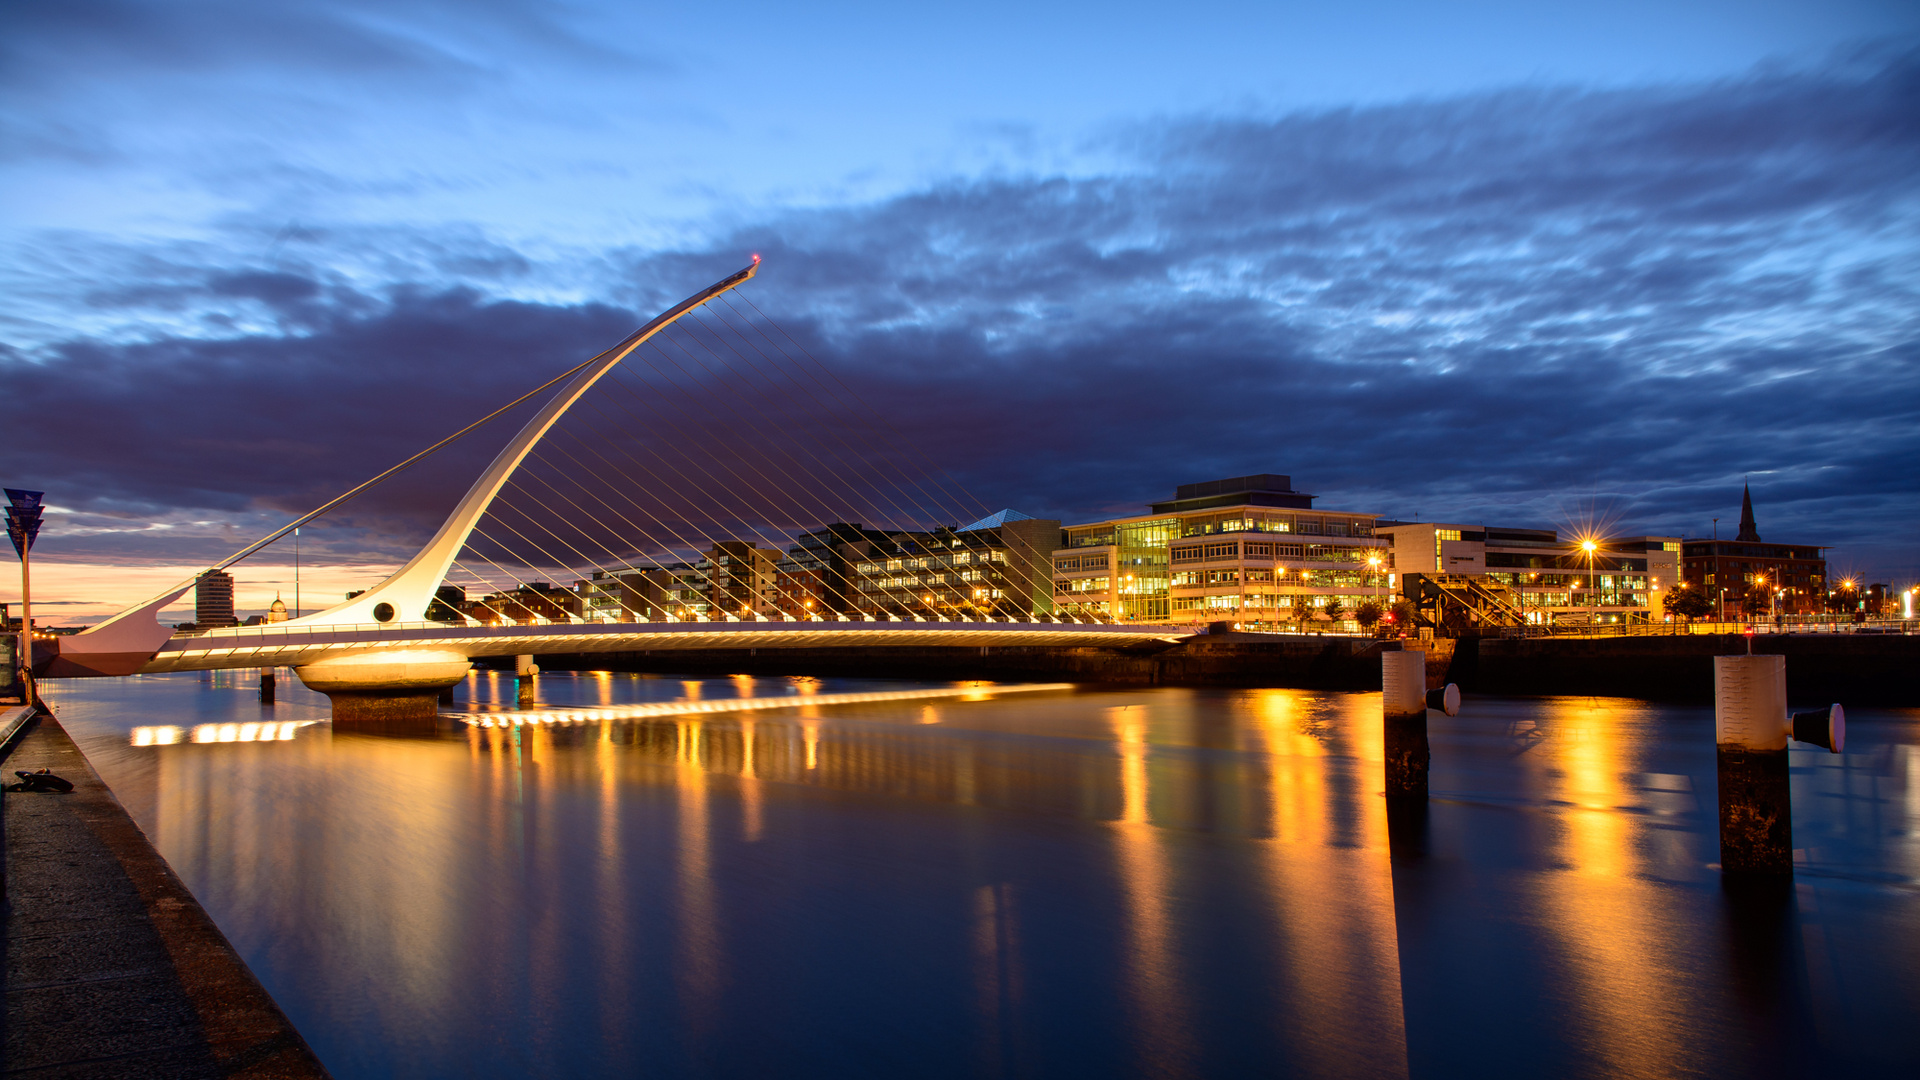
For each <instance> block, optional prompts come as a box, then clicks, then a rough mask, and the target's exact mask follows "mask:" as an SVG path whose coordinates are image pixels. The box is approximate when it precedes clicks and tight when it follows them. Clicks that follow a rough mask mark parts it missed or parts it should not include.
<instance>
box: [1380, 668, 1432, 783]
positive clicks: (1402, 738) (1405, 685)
mask: <svg viewBox="0 0 1920 1080" xmlns="http://www.w3.org/2000/svg"><path fill="white" fill-rule="evenodd" d="M1380 711H1381V722H1382V724H1384V725H1385V728H1386V745H1387V797H1388V798H1399V797H1406V798H1420V799H1424V798H1426V797H1427V759H1428V757H1429V756H1430V755H1429V752H1428V748H1427V654H1426V653H1423V652H1417V651H1415V650H1412V649H1403V650H1400V651H1397V652H1383V653H1381V654H1380Z"/></svg>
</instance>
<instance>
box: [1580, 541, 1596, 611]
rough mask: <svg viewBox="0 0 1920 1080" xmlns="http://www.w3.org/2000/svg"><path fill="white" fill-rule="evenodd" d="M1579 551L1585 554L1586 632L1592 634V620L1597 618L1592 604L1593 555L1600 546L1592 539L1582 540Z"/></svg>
mask: <svg viewBox="0 0 1920 1080" xmlns="http://www.w3.org/2000/svg"><path fill="white" fill-rule="evenodd" d="M1580 550H1582V551H1584V552H1586V553H1587V632H1588V633H1592V632H1593V627H1594V620H1595V619H1597V618H1598V617H1599V616H1598V614H1597V613H1596V612H1595V609H1594V603H1593V554H1594V552H1596V551H1598V550H1600V545H1599V544H1596V543H1594V542H1593V540H1592V539H1587V540H1582V541H1580Z"/></svg>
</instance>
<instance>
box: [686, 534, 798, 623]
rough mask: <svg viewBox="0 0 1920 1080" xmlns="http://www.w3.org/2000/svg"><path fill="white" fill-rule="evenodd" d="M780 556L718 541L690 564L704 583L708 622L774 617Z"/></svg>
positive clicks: (737, 542) (748, 542)
mask: <svg viewBox="0 0 1920 1080" xmlns="http://www.w3.org/2000/svg"><path fill="white" fill-rule="evenodd" d="M780 560H781V554H780V552H778V551H775V550H774V549H772V548H763V547H759V546H757V545H756V544H755V543H754V542H753V541H751V540H721V541H719V542H717V543H715V544H714V545H713V546H712V547H711V548H709V549H708V550H707V554H706V556H705V557H704V558H702V559H701V560H700V561H699V562H697V563H694V564H693V572H694V574H695V575H696V576H697V577H698V578H699V579H700V580H701V581H702V582H703V583H704V585H705V590H704V591H705V594H706V605H707V615H708V617H709V618H715V619H720V618H740V619H754V618H758V617H765V616H778V615H780V614H781V611H780V577H779V564H780Z"/></svg>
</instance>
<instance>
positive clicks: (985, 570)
mask: <svg viewBox="0 0 1920 1080" xmlns="http://www.w3.org/2000/svg"><path fill="white" fill-rule="evenodd" d="M887 540H888V543H889V545H890V550H889V551H887V552H885V553H884V554H876V555H874V556H872V557H870V558H867V559H863V560H861V561H860V562H858V563H856V564H855V566H854V572H855V575H856V578H857V580H858V592H859V600H858V608H859V610H860V611H861V612H862V613H865V614H868V615H885V616H892V617H897V618H914V617H918V618H986V617H995V618H1006V617H1012V618H1030V617H1033V616H1035V615H1045V614H1051V613H1052V612H1053V610H1054V600H1055V597H1054V594H1053V590H1052V588H1051V582H1052V574H1051V569H1050V567H1051V563H1050V562H1049V556H1050V555H1051V554H1052V553H1053V551H1054V550H1055V549H1056V548H1058V547H1059V546H1060V522H1059V521H1058V520H1056V519H1046V518H1035V517H1031V516H1029V515H1027V514H1022V513H1020V512H1019V511H1017V510H1002V511H1000V512H999V513H997V514H991V515H989V516H987V517H984V518H981V519H980V520H979V521H976V522H973V523H972V524H970V525H964V526H961V527H959V528H957V529H944V528H943V529H935V530H932V531H930V532H892V533H888V534H887Z"/></svg>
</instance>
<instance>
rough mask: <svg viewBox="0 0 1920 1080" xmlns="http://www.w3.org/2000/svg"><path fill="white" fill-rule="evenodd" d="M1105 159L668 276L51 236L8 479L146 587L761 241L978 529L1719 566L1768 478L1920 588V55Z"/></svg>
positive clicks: (1786, 499)
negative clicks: (1126, 527) (1181, 515)
mask: <svg viewBox="0 0 1920 1080" xmlns="http://www.w3.org/2000/svg"><path fill="white" fill-rule="evenodd" d="M1087 151H1088V153H1087V156H1086V157H1085V158H1084V159H1083V160H1092V159H1094V158H1096V157H1097V158H1099V159H1101V160H1105V161H1107V162H1109V163H1110V164H1109V165H1108V166H1107V167H1104V168H1101V169H1099V170H1093V171H1091V172H1075V173H1074V174H1072V175H1067V174H1044V173H1022V174H1007V175H999V176H989V177H986V178H975V179H964V180H963V179H955V180H952V181H949V182H941V183H933V184H929V185H926V186H923V187H922V188H920V189H919V190H916V191H913V192H910V193H907V194H905V195H901V196H898V197H894V198H889V199H884V200H879V201H873V202H861V203H849V204H844V205H837V206H830V207H825V208H814V209H805V210H788V211H779V212H769V213H764V214H758V215H754V217H753V219H751V220H741V221H738V222H735V223H733V224H732V225H729V226H728V227H727V228H726V229H725V230H723V231H721V232H717V233H715V234H713V235H712V236H711V237H710V238H708V239H705V240H702V241H700V242H698V243H689V244H683V245H680V246H679V247H678V248H677V249H674V250H661V249H659V248H651V249H645V250H641V249H630V248H605V249H592V248H579V249H572V250H568V251H565V252H555V251H551V250H530V249H525V248H521V247H516V246H514V245H513V244H510V243H508V242H506V241H504V240H501V239H498V238H491V237H488V236H485V235H480V234H478V233H476V232H475V231H473V230H471V229H458V228H446V229H427V228H423V229H398V228H394V229H376V228H371V227H353V228H344V227H343V228H341V229H339V230H337V231H334V232H329V231H327V230H325V229H323V228H319V227H315V228H314V229H313V231H311V233H310V234H308V235H303V236H300V237H293V238H289V239H285V240H283V241H282V242H280V243H278V244H277V246H276V247H275V248H274V249H273V250H272V252H271V254H270V256H267V257H259V258H234V257H232V256H231V255H230V251H231V247H230V246H227V245H222V244H218V243H208V242H200V241H196V242H193V243H187V242H175V241H154V242H151V243H115V244H107V243H103V242H101V241H100V240H98V239H97V238H94V239H87V240H84V241H83V240H81V239H79V238H75V237H65V238H63V237H61V236H56V235H52V234H49V235H46V236H43V237H41V238H40V239H39V240H38V241H36V242H37V243H38V244H40V245H42V247H43V249H44V250H47V251H49V252H57V253H58V255H59V259H58V260H56V261H63V262H65V263H69V264H71V265H73V266H76V267H84V268H85V273H84V274H80V273H75V274H73V275H70V276H69V277H68V278H64V279H63V278H61V277H60V275H58V274H49V275H46V276H44V277H43V278H42V279H41V280H42V285H41V288H42V289H43V296H42V299H41V300H40V301H37V302H39V303H42V304H44V305H45V307H46V309H47V310H70V311H72V312H73V319H72V322H73V324H74V325H77V326H81V327H83V328H84V331H83V332H81V333H79V334H77V335H68V336H66V337H64V338H57V339H54V340H47V341H32V340H28V339H27V338H25V337H23V338H22V339H21V341H20V343H19V344H18V345H17V346H16V347H13V348H11V349H10V350H9V351H8V352H7V354H6V355H5V356H4V358H0V364H4V367H0V378H3V379H4V380H5V384H6V386H7V388H8V398H9V404H10V412H11V413H12V415H14V416H16V417H22V416H23V417H25V423H26V426H27V432H26V435H25V437H24V438H20V439H15V440H13V445H12V447H10V453H9V457H10V460H11V461H12V462H13V463H14V465H13V467H12V468H11V469H10V470H9V476H10V478H12V479H11V480H10V482H18V483H25V484H28V485H29V486H43V487H45V488H47V489H48V490H49V491H50V492H51V493H52V498H53V500H54V501H55V502H56V503H59V504H62V505H63V506H65V507H68V508H69V509H70V511H71V512H72V513H73V514H74V515H75V516H74V518H73V520H74V521H75V523H76V524H82V523H91V525H90V527H92V528H95V529H97V530H98V531H95V532H91V533H82V532H79V531H76V532H75V533H74V534H73V535H71V536H68V537H64V538H63V537H61V536H60V534H59V532H58V531H50V532H49V536H48V541H47V542H48V543H49V544H50V545H53V547H54V549H55V550H58V551H60V552H62V553H65V554H67V555H69V556H72V557H81V556H86V557H101V558H106V557H129V556H134V555H136V554H137V553H139V552H142V551H149V550H152V549H151V547H150V546H149V545H152V544H154V543H156V541H155V539H154V535H153V533H152V531H151V530H144V529H143V530H142V531H136V532H132V533H129V532H124V531H114V528H113V525H112V523H113V522H123V523H131V524H132V526H134V527H140V526H143V525H144V523H145V522H147V521H152V520H165V521H168V522H176V521H177V522H179V523H180V524H179V527H177V528H174V529H171V530H169V531H170V533H171V534H172V535H174V536H177V537H178V539H176V540H170V541H168V544H169V545H171V546H170V547H169V549H168V550H167V557H168V558H178V559H180V560H182V561H189V560H191V559H193V558H203V557H210V556H212V555H214V554H218V553H220V552H217V551H216V550H215V549H216V548H218V547H219V546H220V545H221V544H223V543H226V541H227V536H226V535H224V534H223V530H228V526H231V530H230V531H231V532H232V533H233V534H234V535H239V534H242V533H245V532H246V531H247V530H250V529H259V530H260V531H265V529H264V526H266V525H268V524H269V523H270V522H273V521H275V520H276V518H278V519H280V520H284V514H286V513H288V512H291V511H295V510H298V509H302V508H304V507H306V506H308V505H313V504H317V503H318V502H320V501H323V500H324V499H325V498H326V497H328V496H329V495H331V494H333V493H335V492H337V491H339V490H342V489H344V488H346V487H349V486H351V485H352V484H354V483H356V482H358V481H359V480H361V479H364V478H365V477H366V476H368V475H371V474H372V473H374V472H377V471H379V470H380V469H381V468H384V467H385V466H386V465H388V464H391V463H392V462H394V461H397V460H399V459H401V458H403V457H405V456H406V455H408V454H409V453H412V452H413V451H414V450H417V449H418V448H420V447H421V446H423V445H425V444H426V443H429V442H431V441H433V440H434V439H436V438H439V437H440V436H442V435H444V434H446V433H448V432H450V431H452V430H454V429H456V428H458V427H459V426H461V425H462V424H464V423H466V422H467V421H468V420H470V419H472V418H474V417H477V416H479V415H482V414H484V413H485V412H487V411H489V410H490V409H491V408H493V407H495V406H497V405H498V404H500V403H503V402H505V401H507V400H510V399H511V398H512V397H514V396H515V395H517V394H518V393H521V392H523V391H524V390H525V389H527V388H530V387H531V386H534V385H537V384H538V383H539V382H541V381H544V380H545V379H546V378H548V377H550V376H551V375H553V374H555V373H557V372H559V371H561V370H564V369H565V368H567V367H569V366H571V365H572V364H573V363H576V362H578V361H579V360H581V359H583V358H585V357H586V356H589V355H591V354H593V353H594V352H597V351H598V350H599V349H601V348H604V347H606V346H607V345H608V344H610V343H612V342H613V341H615V340H618V339H619V338H620V337H621V336H623V335H624V334H625V333H626V332H628V331H629V330H630V329H631V328H632V327H634V326H636V325H638V324H639V323H640V322H642V321H644V320H645V319H646V318H647V317H648V316H650V315H651V314H652V313H653V312H655V311H657V310H659V309H660V308H662V307H664V306H666V305H667V304H669V303H671V302H672V301H673V300H675V299H678V298H679V297H680V296H682V295H685V294H687V293H689V292H691V291H693V290H694V289H696V288H698V287H700V286H701V285H704V284H705V283H707V282H709V281H712V280H714V279H716V278H718V277H721V276H723V275H724V274H726V273H728V272H731V271H732V270H733V269H736V268H737V267H738V266H740V265H741V264H743V263H744V262H745V259H746V256H747V254H748V253H749V252H756V251H757V252H759V253H761V254H762V255H763V256H764V257H765V259H766V263H765V268H764V270H763V271H762V273H761V277H760V279H759V280H758V281H756V282H755V283H753V284H752V285H751V286H750V287H749V288H748V289H747V290H746V296H747V297H749V298H750V299H751V300H752V301H753V303H754V304H757V305H758V306H759V307H760V308H761V309H763V310H764V311H765V312H766V313H767V315H769V316H771V318H772V319H773V321H774V322H776V323H777V324H779V325H780V326H782V327H784V328H785V329H786V330H788V331H790V332H791V333H792V334H793V335H794V336H795V337H796V338H798V339H799V340H800V341H801V342H803V343H804V344H805V346H806V348H807V349H808V351H810V352H811V353H812V354H813V355H814V356H817V357H819V358H820V359H821V360H822V361H823V362H824V363H825V364H826V365H827V366H828V367H829V368H831V369H832V370H833V371H834V372H835V373H836V374H837V375H838V376H839V377H840V378H842V379H844V380H845V382H846V383H847V384H848V385H849V386H851V387H853V388H854V389H855V390H856V391H857V392H858V393H859V395H860V396H861V397H862V398H864V399H865V400H866V401H867V402H868V403H870V404H871V405H872V406H873V407H874V408H875V409H876V410H878V411H879V412H880V413H882V414H884V415H886V416H887V417H889V418H890V419H891V421H892V422H893V424H894V425H895V426H896V427H897V428H898V429H899V430H900V431H902V432H904V433H906V438H907V439H908V441H909V442H910V443H911V446H912V449H913V452H914V453H916V454H924V455H925V457H926V458H927V459H929V460H931V461H933V462H936V463H938V465H939V466H940V467H941V468H943V469H944V470H946V471H947V472H948V473H949V474H950V475H952V476H953V477H955V478H956V479H957V480H958V482H959V483H961V484H962V485H964V487H966V488H967V489H968V490H969V491H971V492H973V493H974V494H975V495H976V496H977V497H978V498H979V500H980V501H981V502H982V503H985V504H988V505H990V506H991V507H992V508H996V509H997V508H998V507H1000V506H1003V505H1011V506H1014V507H1016V508H1018V509H1021V510H1023V511H1026V512H1028V513H1032V514H1036V515H1043V516H1059V517H1062V518H1067V519H1073V518H1086V517H1092V516H1096V515H1104V514H1110V513H1115V512H1137V511H1138V510H1139V508H1140V504H1142V503H1144V502H1145V501H1146V500H1148V499H1151V498H1161V497H1164V496H1166V495H1167V494H1168V493H1170V491H1171V489H1172V487H1173V486H1174V485H1175V484H1177V483H1181V482H1185V481H1191V480H1202V479H1210V478H1213V477H1215V476H1226V475H1237V474H1241V473H1246V472H1260V471H1276V472H1285V473H1290V474H1291V475H1292V476H1293V477H1294V478H1295V481H1296V485H1297V486H1299V487H1302V488H1304V489H1306V490H1310V491H1315V492H1317V493H1319V494H1320V495H1321V496H1322V501H1323V504H1324V505H1327V506H1329V507H1330V508H1337V509H1354V510H1363V511H1364V510H1371V511H1376V512H1379V513H1381V514H1384V515H1415V514H1418V515H1421V516H1423V517H1427V518H1438V519H1448V520H1458V521H1466V522H1478V521H1486V522H1490V523H1508V524H1515V525H1522V526H1548V527H1553V526H1560V527H1565V526H1567V525H1568V524H1570V523H1572V522H1573V521H1574V520H1576V519H1581V518H1585V517H1587V516H1589V515H1592V516H1598V517H1601V518H1605V519H1608V520H1610V521H1611V522H1612V523H1613V527H1614V528H1616V529H1618V530H1631V531H1635V532H1639V531H1649V532H1664V533H1683V534H1686V535H1700V534H1703V533H1705V532H1706V531H1707V530H1708V529H1709V528H1710V527H1711V525H1710V519H1712V518H1714V517H1720V518H1725V519H1731V518H1733V517H1735V516H1737V513H1738V500H1739V485H1740V482H1741V478H1742V477H1743V476H1748V475H1750V476H1751V477H1752V480H1753V484H1754V489H1755V497H1756V502H1757V504H1758V506H1759V510H1760V515H1761V526H1762V532H1763V534H1765V535H1767V536H1769V538H1774V537H1778V538H1782V539H1793V540H1797V541H1802V542H1814V543H1825V544H1833V545H1836V546H1837V547H1838V548H1839V558H1840V559H1841V560H1842V561H1844V562H1847V563H1849V565H1850V566H1852V567H1854V568H1857V569H1860V570H1862V571H1863V572H1867V573H1871V574H1874V575H1877V579H1885V578H1887V577H1890V576H1892V577H1898V578H1901V579H1905V578H1911V577H1914V576H1916V575H1920V562H1917V561H1916V558H1915V555H1914V548H1913V545H1912V543H1911V541H1910V539H1908V534H1909V533H1910V531H1911V529H1912V526H1913V522H1914V519H1915V511H1916V510H1917V509H1920V499H1917V498H1916V496H1915V490H1916V486H1915V483H1914V480H1913V477H1914V476H1915V475H1916V467H1920V434H1916V432H1920V423H1916V421H1920V258H1917V257H1916V256H1917V255H1920V189H1917V188H1916V184H1915V181H1914V179H1913V178H1914V177H1915V176H1920V61H1916V58H1914V57H1912V56H1899V57H1893V58H1885V57H1882V58H1880V59H1878V60H1861V61H1858V62H1857V63H1854V64H1852V65H1837V66H1835V67H1833V68H1831V69H1829V70H1827V71H1826V72H1824V73H1821V74H1808V73H1781V74H1771V75H1758V76H1754V77H1751V78H1746V79H1741V80H1734V81H1726V82H1720V83H1714V84H1708V85H1693V86H1669V87H1662V88H1654V89H1640V90H1621V91H1605V92H1593V91H1589V92H1581V91H1575V90H1540V89H1523V90H1513V91H1508V92H1500V93H1487V94H1481V95H1475V96H1469V97H1461V98H1453V99H1447V100H1429V101H1421V102H1415V103H1409V104H1403V105H1396V106H1384V107H1376V108H1365V109H1358V108H1356V109H1346V110H1335V111H1322V112H1311V113H1297V114H1288V115H1280V116H1270V117H1254V116H1219V115H1208V116H1195V117H1187V118H1183V119H1172V120H1165V121H1156V122H1152V123H1138V124H1135V125H1132V126H1128V127H1125V128H1117V129H1111V130H1109V131H1108V132H1107V134H1106V135H1105V136H1103V138H1102V139H1101V140H1099V142H1098V143H1097V145H1094V146H1091V147H1088V148H1087ZM370 252H371V253H372V254H369V253H370ZM82 280H84V282H85V285H84V287H82V285H81V284H80V282H81V281H82ZM62 281H66V282H68V283H67V284H62V283H61V282H62ZM529 297H533V298H534V299H529ZM790 422H791V423H792V425H793V426H794V427H795V429H796V437H800V438H804V439H826V438H828V437H829V434H831V432H830V431H829V429H828V428H827V427H824V426H822V425H826V424H827V423H828V421H827V420H825V419H823V418H821V417H817V416H812V415H810V414H809V413H808V412H807V410H805V409H799V410H797V411H796V413H795V415H794V416H793V417H791V418H790ZM504 437H505V431H504V430H503V431H502V432H500V433H499V434H497V435H492V436H488V438H491V439H492V440H493V441H492V442H487V441H486V440H485V439H482V440H480V441H479V442H477V443H476V445H475V446H474V447H473V448H472V449H470V450H469V451H468V452H467V454H466V456H464V457H458V458H453V459H449V461H447V462H445V463H442V464H441V465H439V466H437V467H438V468H440V469H441V470H442V471H441V472H439V473H427V472H423V473H421V474H419V476H418V477H416V478H415V479H414V480H412V481H411V483H412V484H413V486H411V487H407V486H398V487H395V488H394V489H393V493H389V494H383V495H380V496H377V497H374V498H370V499H369V500H367V501H366V502H365V503H363V504H356V509H354V510H353V511H351V512H350V514H349V516H348V518H347V525H348V526H349V527H347V528H343V529H341V530H338V531H337V532H336V535H335V539H336V540H337V542H338V543H339V544H340V545H341V546H340V548H339V552H340V553H341V554H342V556H343V557H344V556H345V555H346V554H348V553H349V552H350V553H351V554H352V555H354V556H355V557H380V556H382V555H385V556H387V557H391V556H393V555H395V554H397V553H399V552H401V551H403V550H405V548H406V546H407V545H408V544H411V543H417V542H418V541H419V540H420V539H421V538H422V537H423V536H424V535H425V533H426V532H428V531H430V530H431V528H432V527H433V525H434V524H436V523H437V520H438V517H439V515H440V514H442V513H444V510H445V508H446V506H447V504H449V503H450V502H451V500H452V498H453V497H454V495H455V494H456V492H455V491H454V490H451V489H452V488H457V487H458V486H459V485H460V483H461V482H462V481H461V479H460V478H461V477H462V476H463V475H464V476H471V475H472V473H473V472H474V471H476V470H477V468H478V467H479V463H480V462H482V461H484V460H485V456H486V453H487V452H488V451H490V449H491V448H492V446H496V445H498V441H499V439H501V438H504ZM23 445H24V446H25V447H26V449H24V450H22V449H21V447H22V446H23ZM873 452H874V454H875V455H877V456H885V454H886V453H890V452H892V451H885V450H883V449H882V448H881V447H879V446H877V445H876V446H874V447H873ZM436 492H437V493H438V494H436ZM193 522H203V523H204V522H218V523H224V524H223V525H220V526H218V527H215V526H196V525H193V524H192V523H193ZM217 534H218V535H217ZM243 538H244V537H243ZM232 546H237V545H232Z"/></svg>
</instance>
